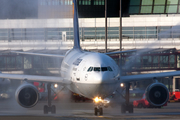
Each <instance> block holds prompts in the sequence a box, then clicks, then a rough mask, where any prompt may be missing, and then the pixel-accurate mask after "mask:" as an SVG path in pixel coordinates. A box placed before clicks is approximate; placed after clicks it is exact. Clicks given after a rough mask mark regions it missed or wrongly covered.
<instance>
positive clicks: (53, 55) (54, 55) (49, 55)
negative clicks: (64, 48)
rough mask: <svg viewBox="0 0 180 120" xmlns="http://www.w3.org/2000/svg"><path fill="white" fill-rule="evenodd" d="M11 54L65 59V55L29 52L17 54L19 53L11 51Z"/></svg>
mask: <svg viewBox="0 0 180 120" xmlns="http://www.w3.org/2000/svg"><path fill="white" fill-rule="evenodd" d="M11 53H17V54H25V55H38V56H46V57H65V55H56V54H43V53H31V52H19V51H11Z"/></svg>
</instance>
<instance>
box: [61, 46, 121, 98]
mask: <svg viewBox="0 0 180 120" xmlns="http://www.w3.org/2000/svg"><path fill="white" fill-rule="evenodd" d="M119 73H120V71H119V68H118V65H117V64H116V63H115V61H114V60H113V59H112V58H111V57H109V56H107V55H105V54H102V53H96V52H88V51H82V50H80V49H71V50H70V51H68V52H67V53H66V55H65V57H64V60H63V62H62V65H61V76H62V77H63V78H66V79H68V80H71V81H72V84H70V85H68V86H67V87H68V88H69V89H70V90H71V91H72V92H75V93H78V94H80V95H83V96H85V97H88V98H94V97H101V98H105V97H107V96H109V95H111V94H112V92H114V91H115V90H116V89H117V87H118V86H119V84H117V83H119V78H120V74H119Z"/></svg>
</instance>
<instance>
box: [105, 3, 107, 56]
mask: <svg viewBox="0 0 180 120" xmlns="http://www.w3.org/2000/svg"><path fill="white" fill-rule="evenodd" d="M105 53H107V0H105Z"/></svg>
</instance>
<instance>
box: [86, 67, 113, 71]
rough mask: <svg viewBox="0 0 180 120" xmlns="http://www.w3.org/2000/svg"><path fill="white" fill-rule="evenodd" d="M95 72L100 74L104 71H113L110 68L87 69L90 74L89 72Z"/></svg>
mask: <svg viewBox="0 0 180 120" xmlns="http://www.w3.org/2000/svg"><path fill="white" fill-rule="evenodd" d="M93 70H94V71H97V72H100V71H102V72H104V71H113V70H112V68H111V67H94V68H93V67H89V68H88V70H87V71H88V72H91V71H93Z"/></svg>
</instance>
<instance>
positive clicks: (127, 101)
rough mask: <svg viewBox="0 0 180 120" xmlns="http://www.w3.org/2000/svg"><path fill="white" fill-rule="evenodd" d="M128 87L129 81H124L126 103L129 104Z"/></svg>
mask: <svg viewBox="0 0 180 120" xmlns="http://www.w3.org/2000/svg"><path fill="white" fill-rule="evenodd" d="M129 87H130V83H126V105H129Z"/></svg>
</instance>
